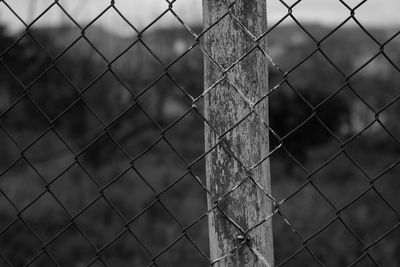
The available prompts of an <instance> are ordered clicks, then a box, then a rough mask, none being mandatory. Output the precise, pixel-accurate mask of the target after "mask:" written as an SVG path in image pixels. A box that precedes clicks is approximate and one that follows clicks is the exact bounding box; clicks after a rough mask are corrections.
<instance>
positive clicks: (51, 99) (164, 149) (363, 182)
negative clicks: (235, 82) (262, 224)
mask: <svg viewBox="0 0 400 267" xmlns="http://www.w3.org/2000/svg"><path fill="white" fill-rule="evenodd" d="M307 27H308V30H309V31H310V32H312V34H313V35H314V36H319V38H320V37H322V36H324V34H326V33H327V31H328V29H327V28H324V27H320V26H315V25H309V26H307ZM196 30H199V29H196ZM373 34H374V36H377V38H380V39H385V38H386V39H387V38H388V37H387V36H388V34H389V33H388V31H386V30H377V29H374V30H373ZM269 39H270V53H271V55H272V57H273V58H274V59H275V60H277V63H278V64H279V65H280V66H281V67H282V69H284V70H285V71H289V70H290V71H289V74H288V75H287V76H286V78H287V83H285V84H283V85H282V86H281V87H279V88H278V89H277V90H276V91H275V92H274V93H272V94H271V96H270V98H269V101H270V123H271V127H272V128H273V129H274V131H275V132H276V133H277V134H278V135H279V138H280V140H279V139H278V138H276V137H272V139H273V140H272V142H271V146H272V147H271V148H274V147H275V146H276V145H277V144H278V142H280V141H282V140H283V145H284V146H283V148H282V149H280V150H278V151H277V153H275V154H273V156H272V158H271V168H272V179H273V181H272V186H273V195H274V196H275V197H276V198H277V199H278V200H281V199H283V198H287V199H288V200H287V201H286V202H285V203H284V204H283V205H282V206H281V212H282V214H283V215H284V216H286V218H287V219H288V221H289V222H290V223H291V224H292V225H293V226H294V228H295V229H296V230H297V231H298V234H300V235H301V236H302V237H299V235H297V234H296V233H294V232H293V231H292V230H291V229H290V228H289V227H288V225H287V224H286V223H285V222H284V221H283V219H282V218H281V217H279V216H278V215H277V216H275V217H274V235H275V239H274V242H275V256H276V262H277V263H280V262H282V261H284V260H285V259H287V258H288V257H290V255H292V254H293V253H295V252H296V251H297V250H298V249H299V248H301V247H302V246H303V241H304V240H308V238H310V237H311V236H313V235H314V234H315V233H316V232H317V231H318V230H319V229H321V228H322V227H323V226H325V224H326V223H328V222H329V221H330V220H332V219H334V218H335V216H336V215H337V214H338V210H339V209H340V208H342V207H344V206H345V205H346V204H347V203H349V202H350V201H351V200H352V199H354V198H355V197H356V196H357V195H358V194H360V193H361V192H363V190H366V189H368V187H369V184H370V179H373V178H374V177H376V176H378V175H380V173H381V172H383V171H384V170H385V169H386V168H388V167H389V166H391V164H392V163H394V162H396V161H397V160H398V153H399V147H400V146H399V143H398V141H397V140H396V139H397V137H398V134H399V127H398V125H396V121H397V120H396V116H397V114H398V104H396V103H395V104H393V105H391V106H390V107H389V108H386V109H383V110H382V111H381V109H382V108H383V107H384V106H385V105H386V104H387V103H389V102H390V101H391V100H392V99H394V98H395V97H396V96H397V95H398V85H399V84H398V82H399V79H398V78H399V76H398V75H399V73H398V71H397V70H396V67H395V66H393V65H391V64H390V63H389V62H388V61H387V60H385V59H384V58H383V59H382V58H377V59H376V60H374V61H373V63H370V65H369V66H367V67H366V68H364V69H363V70H361V71H357V69H358V67H359V66H361V65H362V64H363V63H364V62H366V61H367V60H368V56H372V55H373V54H374V53H376V52H377V51H379V47H378V50H377V48H376V47H375V45H374V44H373V43H371V42H370V40H368V38H367V39H366V37H365V36H364V35H363V34H362V33H360V32H359V31H357V30H356V29H355V28H345V29H342V30H340V31H338V33H337V34H335V35H333V36H332V37H330V38H328V39H327V40H326V41H324V42H323V43H322V46H321V47H322V49H323V51H326V53H327V56H328V57H329V58H330V59H331V60H332V62H331V63H333V64H335V65H336V66H337V67H339V68H340V70H341V71H342V72H343V73H342V74H341V73H340V72H338V71H337V70H335V67H334V65H333V64H331V63H329V62H328V61H327V60H326V58H325V57H324V55H323V54H322V53H320V52H318V51H317V52H316V53H314V54H313V55H312V56H311V57H310V58H309V59H308V60H307V61H305V62H304V64H301V65H299V66H296V65H295V64H297V63H298V62H300V60H301V59H302V58H304V57H306V56H308V55H309V54H310V53H312V52H313V50H314V49H315V48H316V44H315V42H314V41H313V40H312V39H310V38H309V37H307V35H305V34H304V33H302V31H301V30H299V29H297V28H296V27H295V26H293V25H292V26H282V27H278V28H277V29H275V30H274V31H272V32H271V35H270V36H269ZM134 40H135V38H133V37H129V38H123V37H120V36H115V35H113V34H111V33H109V32H106V31H104V30H102V29H100V28H96V27H95V26H94V27H91V28H90V29H89V30H88V31H87V33H85V36H84V37H82V36H81V37H80V31H79V30H76V29H74V28H72V27H69V26H63V27H59V28H48V29H45V28H41V29H34V30H31V31H30V32H27V33H26V34H25V35H24V37H23V38H21V39H17V36H11V35H8V34H7V33H6V32H5V30H4V27H0V53H1V57H0V77H1V80H0V96H1V97H0V114H2V115H1V118H0V147H1V154H0V168H1V169H0V173H1V175H0V189H1V191H0V208H1V212H0V227H1V228H0V229H1V230H0V231H1V232H0V265H1V266H3V265H4V266H5V265H7V263H11V264H13V265H14V266H22V265H24V264H26V263H27V262H28V261H29V259H32V258H33V257H35V256H37V258H36V260H35V261H34V263H33V266H53V265H54V262H52V259H51V257H49V256H47V254H48V255H51V256H52V257H53V260H55V261H57V262H58V263H59V264H60V265H62V266H77V267H78V266H86V264H87V263H88V262H90V261H92V260H93V265H92V266H103V264H102V262H101V260H100V259H102V260H104V262H105V263H107V264H109V265H112V266H147V265H148V264H149V263H150V262H151V261H152V258H153V257H154V256H156V255H158V253H160V252H161V251H162V250H163V249H165V248H167V247H168V246H170V245H172V244H173V242H174V241H175V240H176V239H177V238H178V237H180V236H181V235H182V233H183V232H182V231H183V229H185V227H187V226H189V225H190V224H191V223H192V222H195V221H197V219H198V218H199V217H201V216H202V215H204V213H205V211H206V209H207V207H206V194H205V192H204V190H203V189H202V187H201V185H200V184H199V183H198V180H197V179H200V181H201V182H202V183H205V177H204V162H203V161H202V160H200V161H198V162H196V164H194V165H193V166H191V168H189V164H190V163H191V162H193V161H194V160H196V159H197V158H198V157H200V156H202V154H203V153H204V143H203V121H202V120H201V117H200V116H199V115H198V114H196V112H195V111H194V110H192V111H190V112H189V113H187V114H186V112H187V111H188V110H189V109H190V108H191V107H192V102H191V99H190V97H189V96H188V95H187V93H188V94H190V95H191V96H193V97H197V96H199V95H200V94H201V92H202V90H203V81H202V75H203V74H202V71H203V70H202V69H203V66H202V52H201V51H200V50H199V49H198V47H195V48H194V49H192V50H191V51H190V52H189V53H187V54H184V53H185V51H186V50H187V48H188V47H189V46H190V45H191V44H192V43H194V38H193V37H192V36H191V35H190V34H189V33H187V32H186V31H185V30H183V29H162V30H157V31H153V32H149V33H146V34H144V35H143V39H142V40H143V41H144V42H145V43H146V45H147V47H145V46H144V45H143V44H142V43H141V42H137V43H136V44H135V45H134V46H133V47H131V48H130V49H129V50H128V51H127V52H125V53H124V55H123V56H122V57H119V55H120V53H122V52H123V51H124V50H125V48H127V47H129V46H130V44H132V43H133V42H134ZM75 41H76V42H75ZM393 43H394V44H392V45H387V46H386V50H385V51H386V53H387V54H388V55H390V58H391V60H392V61H393V63H394V64H399V53H398V51H397V52H393V51H396V49H395V47H396V46H398V45H399V43H398V41H396V40H394V41H393ZM11 44H13V45H12V46H11V47H10V45H11ZM70 44H73V45H72V46H70ZM93 46H95V47H96V49H97V52H96V51H95V50H94V49H93ZM66 48H68V50H67V51H65V49H66ZM148 48H149V49H150V50H151V51H153V53H154V55H152V54H151V53H150V51H149V50H148ZM3 51H6V52H5V53H3ZM64 51H65V52H64ZM182 54H184V56H182V57H180V55H182ZM178 57H180V59H179V60H178V61H177V62H176V63H175V64H174V65H173V66H172V67H171V68H169V70H168V74H169V75H163V76H162V75H161V74H162V73H164V70H165V67H166V66H167V65H168V64H169V63H170V62H172V61H173V60H175V59H176V58H178ZM114 59H116V60H114ZM110 62H112V64H111V65H110V64H109V63H110ZM110 66H111V67H110ZM295 66H296V68H295V69H294V70H291V69H292V68H293V67H295ZM354 71H357V73H355V74H354V75H353V76H352V78H351V85H350V86H349V85H347V84H346V80H345V78H346V77H345V76H346V75H349V74H352V73H353V72H354ZM282 79H283V75H282V73H279V72H278V71H277V70H276V69H274V68H273V66H270V84H271V88H272V87H274V86H275V85H276V84H278V83H279V82H280V81H281V80H282ZM154 81H156V82H154ZM343 85H345V86H343ZM342 87H343V90H341V91H340V92H339V93H337V94H335V92H336V91H337V90H338V89H339V88H342ZM182 89H183V90H184V91H182ZM358 96H361V97H362V98H363V99H364V101H365V102H363V101H361V100H360V98H359V97H358ZM322 102H323V103H324V104H323V105H319V104H320V103H322ZM198 106H199V109H201V103H199V104H198ZM378 111H379V118H380V122H381V125H380V124H379V123H378V122H375V123H374V125H373V126H372V127H369V128H367V129H366V130H363V129H364V128H365V127H366V126H367V125H368V124H369V123H372V122H374V120H375V113H376V112H378ZM380 111H381V112H380ZM184 114H186V115H185V116H184V117H183V118H182V119H180V120H177V119H178V118H181V117H182V116H183V115H184ZM313 114H316V116H313ZM301 124H303V125H302V126H301V127H300V128H297V127H298V126H299V125H301ZM382 125H383V126H385V128H383V127H382ZM163 129H168V130H166V131H163ZM385 129H386V130H387V131H390V132H391V133H392V136H390V135H389V134H388V132H387V131H386V130H385ZM105 130H106V131H105ZM293 130H295V131H294V132H293ZM360 131H362V134H361V135H360V136H359V137H357V138H356V139H354V140H353V141H351V142H349V143H346V145H345V146H344V145H343V143H342V142H343V141H344V140H348V138H351V137H352V136H354V135H357V134H358V133H359V132H360ZM292 132H293V133H292ZM271 136H272V135H271ZM36 140H37V141H36ZM341 149H343V151H342V153H340V154H338V155H336V152H338V151H340V150H341ZM179 155H180V156H179ZM289 155H291V156H289ZM292 157H294V158H296V160H297V161H294V160H293V159H292ZM332 157H334V159H333V160H332V161H331V162H330V163H329V164H327V165H326V166H325V167H324V168H322V169H321V170H318V169H319V167H320V166H322V165H324V164H325V162H327V161H330V159H331V158H332ZM75 159H77V160H75ZM298 164H301V165H302V167H300V166H299V165H298ZM316 170H318V171H316ZM399 173H400V170H399V169H398V167H397V166H395V167H393V168H391V169H390V171H387V172H385V174H384V175H383V176H382V177H380V178H379V179H378V180H377V181H376V182H375V183H374V189H370V190H369V191H368V193H366V194H365V195H364V196H362V197H361V198H360V199H358V200H357V201H355V202H354V203H353V204H352V205H350V206H348V207H347V208H346V209H344V210H343V211H340V213H339V214H340V216H341V218H342V221H339V220H336V221H335V222H334V223H333V224H331V225H330V226H329V227H327V228H326V229H324V230H323V231H322V232H320V233H319V234H318V235H316V236H315V237H313V238H311V239H310V240H309V241H307V242H306V243H305V244H306V246H307V248H309V249H310V250H311V251H313V253H314V255H315V256H316V257H318V259H319V260H321V261H322V262H323V263H324V264H325V265H326V266H343V265H348V264H350V263H351V262H352V261H354V260H355V259H357V257H359V256H360V255H361V254H362V253H363V252H364V248H365V245H368V244H371V243H372V242H374V241H375V240H377V239H378V238H379V237H381V236H382V235H384V233H385V232H387V231H388V230H389V229H391V228H392V227H393V226H395V225H396V223H398V222H399V218H400V216H399V214H398V209H399V208H400V207H399V201H398V198H397V191H398V189H399V187H400V184H399V182H398V179H397V177H398V175H399ZM308 179H310V181H311V183H308V184H307V185H306V186H305V187H304V188H303V189H301V190H300V191H299V192H297V193H296V194H295V195H293V196H292V194H293V193H294V192H296V190H297V189H298V188H300V186H301V185H303V184H304V182H306V181H307V180H308ZM167 188H168V190H166V191H164V189H167ZM46 189H48V190H46ZM376 191H377V192H379V194H380V195H378V194H377V192H376ZM160 192H163V193H162V194H161V195H159V193H160ZM322 194H323V195H322ZM324 197H326V198H327V199H328V200H329V201H330V203H329V202H328V201H327V200H326V199H324ZM385 201H387V202H388V203H390V204H391V205H392V209H391V208H390V207H389V206H388V205H387V204H386V203H385ZM171 214H172V215H173V216H171ZM72 219H73V220H72ZM128 222H129V227H127V225H128ZM185 234H186V236H187V237H189V238H190V240H189V239H187V238H186V236H183V237H182V239H180V240H179V241H178V242H177V243H175V244H174V245H173V246H172V247H171V248H170V249H168V250H167V251H166V252H165V253H163V254H162V255H161V256H160V257H157V259H156V263H157V264H158V265H159V266H186V265H189V264H190V265H191V266H205V265H207V259H206V258H204V256H203V255H201V254H200V253H199V252H198V251H197V250H196V249H195V248H194V246H193V244H192V243H191V242H193V243H194V244H196V245H197V246H198V247H199V248H200V249H201V250H202V251H203V252H204V253H205V254H206V255H208V240H207V220H206V218H205V217H203V218H202V219H201V220H199V221H198V222H196V223H195V224H194V225H193V226H191V227H189V228H188V229H187V231H186V232H185ZM117 236H119V238H118V239H116V240H114V238H115V237H117ZM355 236H357V237H358V238H359V239H357V238H356V237H355ZM399 237H400V236H399V233H398V232H397V231H396V230H395V231H393V232H391V233H390V234H389V235H388V236H387V237H385V238H384V239H383V240H382V241H380V242H378V243H377V244H376V245H374V246H373V247H371V248H370V249H369V255H370V256H371V257H372V258H374V259H375V260H376V262H378V263H379V264H380V265H381V266H398V265H399V264H400V258H399V256H398V255H400V242H399V240H400V238H399ZM144 246H145V247H146V248H144ZM97 250H99V251H97ZM96 255H98V256H99V257H96ZM360 265H361V266H374V265H373V264H372V262H371V261H370V260H368V257H366V258H365V259H363V261H362V262H360ZM285 266H318V264H317V262H316V261H315V260H314V259H313V258H312V257H311V255H310V254H308V253H307V251H306V250H305V249H304V250H302V252H301V253H299V254H298V255H297V256H296V257H295V258H294V259H293V260H292V261H290V262H288V263H287V264H286V265H285Z"/></svg>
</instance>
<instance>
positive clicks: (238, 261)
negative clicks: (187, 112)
mask: <svg viewBox="0 0 400 267" xmlns="http://www.w3.org/2000/svg"><path fill="white" fill-rule="evenodd" d="M226 2H229V1H222V0H203V18H204V28H205V29H206V28H207V27H209V26H210V25H212V24H213V23H215V22H216V21H218V20H219V19H220V18H221V17H222V16H223V15H224V14H225V13H226V12H227V10H228V8H227V4H226ZM230 2H232V1H230ZM235 2H236V3H235V4H234V5H233V6H232V7H231V9H230V10H231V13H232V14H233V15H234V16H235V17H236V18H237V19H238V21H239V23H240V24H242V25H244V26H245V27H246V28H247V29H248V31H250V32H251V33H253V34H254V35H255V36H259V35H260V34H261V33H262V32H264V31H265V30H266V23H267V18H266V0H237V1H235ZM239 23H237V22H235V21H234V19H233V18H232V17H231V16H229V15H228V16H225V17H224V18H223V19H222V20H220V21H219V22H218V23H216V24H215V25H214V26H213V27H212V29H210V30H209V31H208V32H207V33H206V34H205V36H204V48H205V50H206V51H207V52H208V53H209V55H211V57H212V58H213V59H215V61H216V62H218V64H220V65H221V66H222V67H223V68H227V67H228V66H230V65H231V64H232V63H234V62H235V61H236V60H238V59H239V58H240V57H242V56H243V55H244V54H245V53H247V52H248V51H249V50H251V48H253V47H254V45H255V44H256V43H255V42H254V41H253V40H252V39H251V38H250V37H249V35H248V32H246V30H245V29H243V28H242V27H240V24H239ZM264 39H265V38H264ZM266 45H267V44H266V40H263V41H261V42H260V47H262V48H263V49H264V50H266ZM226 74H227V76H228V79H229V81H230V82H227V81H226V80H224V81H223V82H221V83H219V84H218V85H217V86H216V87H215V88H213V89H212V90H210V91H209V92H208V93H207V95H206V96H205V99H204V101H205V102H204V106H205V117H206V118H207V120H208V122H209V123H210V125H211V126H212V128H214V129H215V130H216V131H217V132H218V133H219V134H221V133H223V132H225V131H226V130H228V129H229V128H230V127H232V126H234V125H235V124H236V123H237V122H238V121H240V120H241V119H242V118H243V117H245V116H246V115H247V114H248V113H249V112H250V111H251V107H250V104H249V103H251V102H256V101H257V100H258V99H259V98H260V97H261V96H262V95H265V94H266V93H267V91H268V72H267V58H266V57H265V56H263V55H262V53H261V52H260V50H258V49H255V50H254V51H253V52H252V53H251V54H249V55H248V56H247V57H246V58H244V59H243V60H242V61H240V62H239V63H238V64H237V65H236V66H235V67H234V68H232V69H231V70H230V71H228V72H227V73H226ZM222 75H223V74H222V71H221V69H220V68H219V67H218V66H217V65H216V64H215V63H214V62H213V61H212V60H210V59H209V57H208V56H207V55H205V90H207V89H209V88H210V86H212V85H213V84H214V83H215V82H216V81H218V79H220V78H221V76H222ZM232 85H233V86H232ZM237 89H238V90H239V91H240V92H237V91H236V90H237ZM241 94H242V95H241ZM245 98H247V99H249V100H250V102H246V101H245V100H244V99H245ZM255 109H256V111H257V113H258V114H259V115H260V116H261V117H262V118H263V120H264V121H265V122H268V103H267V100H264V101H263V102H262V103H260V104H258V105H257V106H256V108H255ZM219 134H217V133H216V132H215V131H214V130H213V129H211V128H210V127H209V126H208V125H207V124H206V126H205V143H206V151H208V150H209V149H210V148H212V147H213V146H214V145H215V144H216V143H217V142H219V141H220V140H221V138H220V136H219ZM268 138H269V136H268V131H267V130H266V129H265V128H264V127H263V126H262V125H261V123H260V121H259V119H258V118H257V117H256V116H255V115H254V114H253V115H251V116H249V117H248V118H247V119H246V120H245V121H243V122H241V123H240V124H238V125H237V126H236V127H235V128H234V129H233V130H232V131H230V132H229V133H228V134H227V135H226V136H225V144H226V145H227V147H228V149H230V150H231V152H232V154H234V155H235V156H236V157H237V159H239V160H240V161H241V162H242V163H243V165H244V166H245V167H246V168H249V167H250V166H253V165H254V164H256V163H257V162H259V161H260V160H261V159H262V158H264V157H265V156H266V155H268V152H269V139H268ZM237 159H235V157H234V156H232V155H229V153H227V151H226V150H225V149H224V148H222V146H217V147H216V148H215V149H213V150H212V152H211V153H209V154H208V155H207V157H206V175H207V186H208V188H209V190H210V191H211V193H212V194H213V195H214V196H216V197H217V198H218V197H220V196H222V195H223V194H225V193H226V192H227V191H229V190H230V189H232V188H233V187H235V186H236V185H238V184H239V183H240V182H241V181H243V180H244V179H246V177H247V175H248V174H247V173H246V168H242V167H241V165H240V164H239V163H238V160H237ZM251 175H252V177H253V178H254V180H256V181H257V182H258V183H259V184H261V185H262V187H263V188H265V189H266V190H267V191H268V192H270V190H271V183H270V169H269V160H266V161H264V162H263V164H261V165H260V166H258V167H257V168H255V169H254V170H252V172H251ZM214 204H215V199H214V200H213V199H211V198H210V197H209V199H208V205H209V207H213V205H214ZM218 207H219V209H220V210H221V211H222V212H223V213H222V212H220V211H219V210H218V209H214V210H213V212H211V213H210V214H209V217H208V224H209V237H210V254H211V260H216V259H221V257H223V256H225V255H227V253H228V254H229V256H227V257H225V258H223V259H222V260H219V261H217V262H216V263H215V265H214V266H240V267H244V266H252V267H253V266H268V265H269V266H273V265H274V263H273V242H272V226H271V220H267V221H266V222H264V223H263V224H261V225H260V226H258V227H256V228H255V229H254V230H252V231H250V232H249V234H248V238H249V244H251V246H253V247H254V248H255V249H256V250H257V253H259V254H260V255H259V256H257V253H254V251H252V250H251V249H249V246H241V247H240V248H238V249H236V250H234V251H233V252H232V253H229V251H230V250H232V249H233V248H235V247H237V246H238V245H239V244H240V242H242V241H243V240H242V239H240V234H241V233H240V230H238V229H237V227H235V226H234V223H233V222H235V223H237V224H238V225H239V226H240V227H241V228H242V229H243V230H244V231H246V230H248V229H249V228H251V227H252V226H254V225H256V224H257V223H259V222H260V221H263V220H264V219H265V218H267V217H268V216H269V215H270V214H271V207H272V202H271V200H270V199H269V198H268V197H267V196H266V195H265V194H264V193H263V192H262V191H261V190H259V189H257V188H256V186H255V184H254V183H253V182H251V181H250V180H249V179H247V180H246V182H244V183H243V184H242V185H241V186H240V187H238V188H237V189H235V190H234V191H233V192H232V193H231V194H229V195H227V196H226V197H224V198H222V199H221V200H220V201H218ZM225 216H228V217H229V218H230V219H231V220H232V221H233V222H232V221H229V219H227V218H226V217H225ZM238 237H239V238H238ZM260 256H261V257H260ZM262 257H263V258H264V259H261V258H262ZM266 262H267V264H266Z"/></svg>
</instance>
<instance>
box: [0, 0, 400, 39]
mask: <svg viewBox="0 0 400 267" xmlns="http://www.w3.org/2000/svg"><path fill="white" fill-rule="evenodd" d="M249 1H252V0H249ZM285 1H286V2H287V3H288V4H290V3H294V2H295V0H285ZM344 1H345V2H346V3H347V4H348V5H349V6H355V5H357V4H358V3H359V2H361V0H344ZM6 2H7V4H9V5H10V6H11V7H12V8H13V9H14V10H15V12H16V13H17V14H18V15H19V16H21V18H22V19H24V20H25V21H27V22H30V21H32V19H33V18H35V17H36V16H38V15H39V14H40V13H41V12H42V11H43V10H44V9H45V8H46V7H48V6H49V5H50V4H51V3H52V2H53V1H52V0H6ZM59 2H60V3H61V4H62V5H63V6H64V7H65V9H66V10H67V11H68V12H69V13H71V15H72V16H73V17H74V18H76V19H77V20H78V21H79V22H80V23H82V24H83V25H84V24H85V22H88V21H90V20H91V19H93V18H95V17H96V15H97V14H99V13H100V12H101V11H102V10H104V9H105V8H106V7H107V5H109V3H110V0H60V1H59ZM115 2H116V6H117V7H118V8H119V9H120V10H121V12H122V13H123V14H124V15H125V16H126V17H127V18H128V19H129V20H130V21H131V22H132V23H133V24H134V25H135V26H137V27H138V28H143V27H144V26H145V25H147V24H148V23H150V22H151V21H152V20H153V19H154V18H155V17H157V16H158V15H159V14H161V13H162V12H163V11H164V10H166V9H167V8H168V3H167V2H166V1H165V0H116V1H115ZM201 2H202V0H177V1H176V2H175V3H174V10H175V11H176V12H177V13H178V14H179V16H180V17H181V18H182V19H183V20H184V21H185V22H187V23H189V24H198V23H201V19H202V18H201ZM268 10H269V11H268V14H269V23H270V24H271V23H273V22H274V21H276V20H278V19H280V18H281V17H283V16H284V15H285V14H286V13H287V9H286V8H285V7H284V6H283V5H282V4H281V3H280V2H279V1H278V0H268ZM399 12H400V0H367V2H366V3H364V4H363V5H362V6H361V7H360V8H359V9H357V10H356V17H357V18H358V19H359V20H360V21H361V22H362V23H363V24H365V25H368V26H387V25H390V26H399V27H400V15H399ZM349 13H350V12H349V10H347V9H346V8H345V7H344V6H343V5H342V4H341V3H340V2H339V0H303V1H302V2H300V4H298V6H296V7H295V8H294V9H293V14H294V15H295V16H296V17H297V18H298V19H299V20H300V21H304V22H316V23H323V24H337V23H339V22H341V21H342V20H343V19H345V18H346V17H347V16H348V15H349ZM0 21H2V22H3V23H4V24H6V25H7V26H8V28H9V29H10V30H19V29H21V28H22V27H23V24H22V23H21V22H19V21H18V20H17V18H16V17H15V16H14V15H13V14H12V13H11V12H10V11H9V10H8V8H6V6H5V4H4V3H3V2H0ZM65 21H68V19H67V18H66V16H65V15H62V14H61V11H60V9H59V8H57V7H55V8H52V9H50V11H49V12H47V13H46V15H45V16H44V17H43V18H41V19H40V20H39V21H38V22H37V23H36V24H37V25H49V24H51V25H57V24H60V23H63V22H64V23H65ZM288 21H289V20H288ZM99 24H101V25H103V26H105V27H107V28H109V29H112V30H113V31H115V32H118V33H122V34H129V33H131V31H130V30H129V27H127V26H126V24H125V23H124V22H123V21H122V19H120V18H119V16H118V15H117V14H116V13H115V12H108V13H106V14H105V15H104V16H102V18H101V20H100V21H99ZM174 24H177V21H176V19H174V17H173V16H172V15H171V14H168V15H167V16H165V17H164V18H163V19H162V20H161V21H160V22H158V23H157V26H168V25H174Z"/></svg>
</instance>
